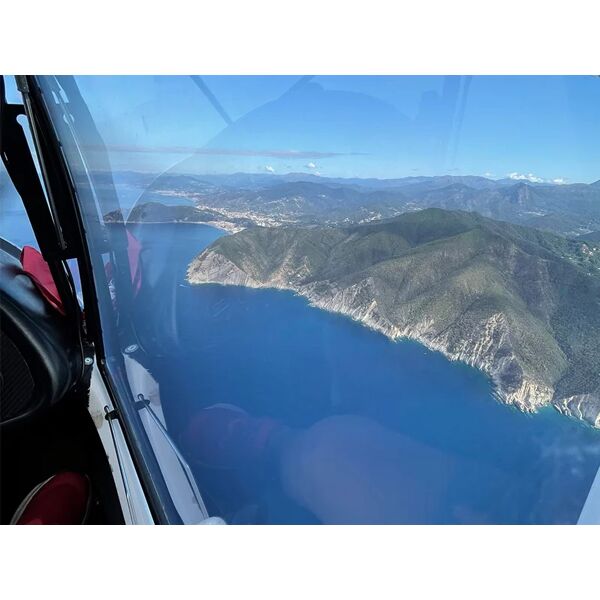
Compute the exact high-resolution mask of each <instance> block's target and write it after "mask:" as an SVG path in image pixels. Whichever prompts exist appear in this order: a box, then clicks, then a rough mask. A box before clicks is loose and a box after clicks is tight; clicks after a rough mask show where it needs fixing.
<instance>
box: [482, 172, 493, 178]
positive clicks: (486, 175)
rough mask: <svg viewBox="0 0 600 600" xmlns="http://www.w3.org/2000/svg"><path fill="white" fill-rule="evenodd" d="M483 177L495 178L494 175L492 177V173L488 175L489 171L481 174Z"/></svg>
mask: <svg viewBox="0 0 600 600" xmlns="http://www.w3.org/2000/svg"><path fill="white" fill-rule="evenodd" d="M483 176H484V177H495V175H494V174H493V173H490V172H489V171H486V172H485V173H484V174H483Z"/></svg>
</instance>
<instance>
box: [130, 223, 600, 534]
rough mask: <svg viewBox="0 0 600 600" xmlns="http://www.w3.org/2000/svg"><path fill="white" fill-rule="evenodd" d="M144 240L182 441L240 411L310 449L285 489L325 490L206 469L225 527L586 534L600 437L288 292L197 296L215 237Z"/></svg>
mask: <svg viewBox="0 0 600 600" xmlns="http://www.w3.org/2000/svg"><path fill="white" fill-rule="evenodd" d="M132 231H133V232H134V234H135V235H136V236H137V237H138V239H139V240H140V241H141V242H142V245H143V248H144V251H143V262H144V265H145V283H144V285H147V286H148V288H147V289H148V294H149V296H148V297H151V298H152V302H147V303H146V304H145V305H144V309H143V312H142V313H141V315H140V320H139V322H140V323H141V324H145V334H143V335H142V336H141V339H143V340H145V344H144V345H145V347H146V350H147V352H148V354H149V355H151V356H152V358H149V359H148V367H149V368H150V370H151V371H152V372H153V374H154V375H155V377H156V378H157V380H158V381H159V383H160V385H161V398H162V401H163V406H164V408H165V412H166V415H167V419H168V421H169V427H170V428H171V431H173V432H174V434H175V435H177V434H178V433H179V432H181V431H184V430H185V428H186V425H187V424H188V423H189V421H190V419H192V418H193V417H194V415H195V414H197V413H198V411H200V410H201V409H202V408H203V407H207V406H210V405H212V404H216V403H227V404H233V405H235V406H236V407H239V408H241V409H243V410H244V411H246V412H247V413H248V414H249V415H251V416H253V417H260V418H264V417H268V418H273V419H276V420H277V421H278V422H279V423H281V424H282V425H283V426H285V427H287V428H290V430H291V431H293V432H294V435H297V437H299V438H302V439H306V440H308V441H307V442H306V444H308V445H309V446H310V452H306V449H305V454H310V456H308V457H307V456H304V455H303V456H302V457H301V458H302V461H304V462H302V465H303V466H302V468H303V469H304V471H302V472H301V473H300V475H298V476H296V473H297V471H294V470H293V469H291V470H289V473H288V475H289V477H291V478H293V482H292V483H293V484H294V485H295V482H299V483H298V485H299V486H301V487H302V486H304V487H306V488H307V489H308V488H310V486H313V487H312V488H310V494H312V496H311V498H310V499H309V500H306V498H305V497H304V496H303V494H302V491H300V492H298V490H294V494H290V493H289V488H290V485H289V482H288V484H287V487H286V484H285V483H284V482H283V483H282V480H283V479H285V477H286V475H285V474H284V475H283V476H282V473H281V468H282V467H281V464H279V463H277V461H271V462H272V463H273V462H274V463H276V464H275V465H273V464H270V465H269V467H268V468H265V467H264V466H263V467H261V470H260V472H259V471H258V470H257V468H256V469H255V470H254V471H253V469H254V467H247V468H246V469H239V470H219V469H211V468H205V467H196V474H197V477H198V480H199V482H200V484H201V489H202V492H203V493H204V494H205V495H206V497H207V502H208V504H209V508H211V509H212V511H213V512H217V513H218V514H221V515H222V516H224V517H225V518H227V519H228V520H230V521H234V522H266V523H312V522H365V521H369V522H380V521H381V522H413V521H414V522H432V523H471V522H472V523H573V522H576V520H577V518H578V515H579V512H580V510H581V507H582V505H583V503H584V501H585V498H586V496H587V493H588V490H589V488H590V485H591V483H592V480H593V478H594V476H595V474H596V471H597V469H598V466H599V464H600V432H599V431H596V430H593V429H592V428H591V427H589V426H587V425H585V424H584V423H581V422H579V421H576V420H573V419H570V418H567V417H565V416H563V415H560V414H559V413H557V412H556V411H555V410H554V409H552V408H548V409H544V410H542V411H540V412H539V413H538V414H534V415H529V414H523V413H521V412H520V411H518V410H516V409H514V408H511V407H509V406H506V405H503V404H501V403H500V402H498V401H497V400H496V399H495V398H494V395H493V389H492V386H491V384H490V381H489V380H488V379H487V377H486V376H485V375H484V374H482V373H481V372H479V371H478V370H476V369H474V368H471V367H468V366H466V365H464V364H461V363H456V362H451V361H449V360H447V359H446V358H445V357H444V356H442V355H441V354H439V353H436V352H431V351H429V350H427V349H425V348H424V347H423V346H421V345H419V344H418V343H415V342H411V341H397V342H393V341H391V340H389V339H388V338H386V337H385V336H383V335H381V334H379V333H377V332H374V331H371V330H369V329H368V328H366V327H364V326H363V325H360V324H358V323H356V322H354V321H352V320H351V319H349V318H347V317H344V316H342V315H337V314H333V313H328V312H325V311H323V310H320V309H317V308H313V307H311V306H309V305H308V303H307V301H306V300H305V299H303V298H301V297H298V296H295V295H294V294H292V293H290V292H283V291H277V290H268V289H261V290H255V289H247V288H243V287H237V286H220V285H201V286H190V285H189V284H187V283H186V282H185V270H186V268H187V265H188V264H189V262H190V261H191V260H192V258H193V257H194V256H196V255H197V254H198V253H199V252H200V251H201V250H202V249H203V248H204V247H206V246H207V245H209V244H210V243H211V242H212V241H214V240H215V239H217V238H218V237H219V236H220V235H223V233H222V232H220V231H218V230H216V229H214V228H211V227H207V226H204V225H190V224H161V225H151V224H146V225H138V226H135V227H134V228H133V230H132ZM141 330H144V325H142V328H141ZM311 453H312V454H311ZM298 460H300V459H298ZM294 468H296V469H297V464H296V466H295V467H294ZM317 484H318V485H317ZM315 486H316V487H315ZM292 487H293V485H292ZM315 490H316V492H315ZM307 493H308V492H307ZM315 494H316V497H314V496H315ZM408 496H413V497H412V498H411V502H409V503H408V504H406V502H404V500H405V497H408ZM315 507H316V508H315ZM336 511H337V512H336ZM411 511H412V512H411ZM370 517H371V518H370Z"/></svg>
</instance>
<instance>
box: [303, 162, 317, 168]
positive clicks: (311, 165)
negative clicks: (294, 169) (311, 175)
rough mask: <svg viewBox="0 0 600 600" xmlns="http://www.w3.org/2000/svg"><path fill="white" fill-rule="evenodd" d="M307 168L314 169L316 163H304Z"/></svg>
mask: <svg viewBox="0 0 600 600" xmlns="http://www.w3.org/2000/svg"><path fill="white" fill-rule="evenodd" d="M304 166H305V167H306V168H307V169H316V168H317V165H315V163H314V162H309V163H308V164H306V165H304Z"/></svg>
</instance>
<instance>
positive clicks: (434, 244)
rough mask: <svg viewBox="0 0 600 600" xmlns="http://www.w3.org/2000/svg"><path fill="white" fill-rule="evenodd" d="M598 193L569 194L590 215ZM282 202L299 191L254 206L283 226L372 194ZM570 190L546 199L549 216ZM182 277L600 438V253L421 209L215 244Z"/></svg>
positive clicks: (273, 230) (432, 193)
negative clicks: (317, 316) (414, 347)
mask: <svg viewBox="0 0 600 600" xmlns="http://www.w3.org/2000/svg"><path fill="white" fill-rule="evenodd" d="M428 183H430V182H428ZM278 185H285V186H289V185H290V184H287V183H286V184H278ZM450 187H451V188H453V189H454V190H455V191H456V196H455V198H458V197H462V199H463V200H462V201H463V202H465V203H466V202H468V198H471V196H472V195H474V194H475V193H476V190H475V189H474V188H473V187H467V186H465V184H464V183H459V182H455V183H452V184H451V186H450ZM590 187H591V186H578V187H577V189H576V190H574V191H573V190H572V191H571V192H569V191H567V192H566V193H567V194H568V193H572V194H573V196H572V198H573V199H577V200H573V202H579V203H580V204H581V205H582V206H583V205H587V204H586V203H587V202H588V197H589V195H590V192H588V191H587V190H588V189H589V188H590ZM465 188H466V190H465ZM286 189H293V190H294V191H293V196H290V199H288V200H282V196H281V193H280V191H279V188H278V187H277V186H272V187H270V188H269V189H268V190H266V189H263V190H262V191H261V193H260V200H259V202H260V203H261V205H262V206H264V207H265V210H266V207H268V206H272V203H275V204H276V206H277V210H278V211H282V210H283V207H286V214H287V215H295V214H303V215H306V214H309V213H310V214H314V215H316V214H319V211H320V210H321V208H320V206H322V204H324V203H327V204H330V205H331V206H332V207H333V209H334V212H335V207H336V206H337V204H338V202H339V204H345V205H349V206H350V205H351V206H354V207H355V208H354V209H353V210H354V211H355V212H360V211H361V210H362V207H363V203H361V202H359V201H357V199H358V198H359V197H360V198H363V199H364V197H366V196H367V195H368V194H370V193H373V192H358V194H359V195H358V196H357V195H355V193H354V192H355V191H356V190H353V191H352V190H350V189H349V188H348V187H346V188H344V189H341V190H340V189H339V188H329V190H331V191H326V192H324V193H325V194H326V198H325V199H323V202H322V203H319V202H317V201H316V200H315V196H314V193H313V192H316V190H313V189H312V188H310V186H309V187H307V183H306V182H304V183H303V184H302V185H301V186H300V187H298V186H296V185H292V186H291V187H286ZM538 189H540V188H538V187H535V186H529V185H525V184H519V185H518V186H506V187H504V188H503V187H500V186H497V187H494V188H492V189H491V192H493V193H494V194H497V195H494V196H493V198H494V199H496V200H497V201H498V204H494V202H493V201H492V197H491V196H490V197H489V204H488V206H500V205H502V206H503V202H505V201H506V202H509V201H510V200H511V199H512V204H513V205H516V206H526V205H527V204H528V203H530V202H537V201H538V200H539V198H540V196H538V195H537V193H536V192H537V190H538ZM565 189H567V190H568V187H567V188H563V187H560V188H558V187H557V188H551V190H552V192H550V191H547V190H545V189H544V193H545V194H546V195H545V198H546V203H547V205H548V206H550V205H554V204H553V203H554V202H558V198H559V197H564V196H563V194H565V191H564V190H565ZM447 190H448V186H443V187H441V188H438V189H437V190H436V189H431V186H430V187H429V189H428V191H427V192H423V194H425V197H426V198H429V199H432V198H436V199H438V201H440V202H441V201H442V200H443V199H444V198H445V199H446V201H448V199H449V198H451V197H453V196H452V194H448V192H447ZM554 190H557V191H556V195H554ZM485 191H486V192H488V191H490V190H485ZM504 191H505V192H507V194H506V195H504V194H503V193H501V192H504ZM309 192H311V193H310V194H309ZM438 192H440V193H438ZM309 195H310V197H311V198H312V200H309V198H308V197H307V196H309ZM300 196H301V197H302V198H304V200H302V201H301V200H298V201H297V202H295V201H292V200H291V198H292V197H295V198H299V197H300ZM414 197H415V196H412V198H413V200H414ZM479 197H481V196H479ZM378 198H379V201H380V202H382V203H384V200H383V199H382V196H381V195H380V196H378ZM255 199H256V196H255ZM501 199H502V200H501ZM229 201H230V202H234V200H233V198H232V199H231V200H229ZM237 202H243V200H242V199H241V198H239V197H238V200H237ZM229 206H231V205H229ZM490 210H491V209H490ZM512 214H513V215H514V214H517V213H512ZM187 276H188V280H189V282H191V283H192V284H204V283H220V284H229V285H243V286H249V287H259V288H260V287H266V288H279V289H285V290H291V291H293V292H295V293H297V294H300V295H302V296H304V297H306V298H307V299H308V300H309V301H310V303H311V304H312V305H314V306H317V307H320V308H323V309H326V310H330V311H335V312H339V313H342V314H345V315H348V316H350V317H352V318H353V319H356V320H358V321H360V322H362V323H364V324H365V325H367V326H369V327H372V328H373V329H375V330H378V331H380V332H382V333H384V334H385V335H387V336H389V337H390V338H392V339H398V338H411V339H415V340H418V341H419V342H421V343H423V344H424V345H425V346H427V347H429V348H431V349H434V350H439V351H441V352H443V353H444V354H445V355H446V356H448V357H449V358H451V359H453V360H460V361H463V362H466V363H468V364H470V365H473V366H475V367H477V368H479V369H481V370H482V371H484V372H485V373H487V374H488V375H489V376H490V377H491V379H492V380H493V382H494V384H495V388H496V391H497V395H498V397H499V398H500V399H501V400H502V401H503V402H506V403H508V404H512V405H515V406H517V407H518V408H520V409H522V410H524V411H536V410H537V409H539V408H540V407H543V406H545V405H549V404H552V405H554V406H555V407H556V408H557V409H558V410H560V411H561V412H563V413H566V414H569V415H572V416H575V417H577V418H581V419H584V420H586V421H588V422H589V423H591V424H593V425H595V426H597V427H600V369H599V365H600V246H594V245H590V244H588V243H585V242H581V241H576V240H570V239H566V238H564V237H560V236H557V235H553V234H550V233H544V232H541V231H539V230H536V229H532V228H527V227H522V226H518V225H512V224H509V223H506V222H500V221H495V220H491V219H488V218H484V217H482V216H480V215H478V214H475V213H468V212H459V211H447V210H440V209H426V210H420V211H415V210H413V211H412V212H408V213H405V214H402V215H399V216H396V217H394V218H391V219H381V220H378V221H374V222H370V223H363V224H348V225H338V226H306V225H303V226H299V225H287V226H278V227H251V228H248V229H246V230H244V231H241V232H239V233H236V234H234V235H230V236H224V237H222V238H220V239H218V240H217V241H216V242H214V243H213V244H212V245H211V246H210V247H208V248H207V249H206V250H205V251H203V252H202V253H201V254H200V255H199V256H198V257H197V258H195V259H194V260H193V261H192V263H191V264H190V266H189V268H188V275H187Z"/></svg>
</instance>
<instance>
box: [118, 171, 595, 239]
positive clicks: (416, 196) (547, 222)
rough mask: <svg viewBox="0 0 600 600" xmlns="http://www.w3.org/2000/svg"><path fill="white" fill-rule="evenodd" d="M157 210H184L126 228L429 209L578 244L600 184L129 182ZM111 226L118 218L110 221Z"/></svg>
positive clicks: (207, 178) (253, 179)
mask: <svg viewBox="0 0 600 600" xmlns="http://www.w3.org/2000/svg"><path fill="white" fill-rule="evenodd" d="M129 176H130V177H131V178H132V179H133V180H135V181H136V183H137V185H139V186H140V187H143V188H144V189H145V190H146V194H147V195H148V196H149V197H150V196H151V198H152V200H153V202H154V204H160V202H157V200H160V198H161V197H162V198H165V199H166V198H168V200H169V204H172V203H173V200H174V199H176V200H177V201H179V202H181V203H182V204H183V205H184V206H186V207H187V208H186V209H181V208H179V207H177V208H173V209H171V210H172V213H173V216H172V218H170V217H169V210H163V209H161V208H159V207H157V206H154V205H152V206H144V205H145V204H146V202H144V197H143V196H142V198H141V200H140V202H139V203H138V206H137V207H136V208H135V209H134V211H133V212H132V213H131V214H130V215H129V220H156V219H157V214H158V211H161V212H160V215H161V216H160V220H180V219H183V220H187V221H197V222H209V223H213V224H215V223H219V224H220V226H223V227H224V228H225V229H228V230H230V231H238V230H240V229H242V228H245V227H247V226H249V225H250V224H252V223H254V224H257V225H269V226H270V225H281V224H301V225H311V224H314V225H318V224H331V225H339V224H344V223H346V224H349V223H364V222H368V221H373V220H376V219H386V218H390V217H393V216H396V215H398V214H401V213H404V212H410V211H416V210H421V209H424V208H430V207H435V208H443V209H447V210H464V211H473V212H477V213H479V214H481V215H483V216H486V217H489V218H493V219H497V220H502V221H508V222H510V223H516V224H520V225H525V226H528V227H535V228H537V229H541V230H545V231H551V232H554V233H558V234H560V235H564V236H569V237H575V236H579V235H589V234H590V233H593V232H597V231H600V181H598V182H596V183H593V184H582V183H576V184H569V185H553V184H542V183H530V182H525V181H515V180H512V179H502V180H492V179H487V178H485V177H476V176H450V175H445V176H439V177H406V178H402V179H384V180H379V179H357V178H354V179H340V178H325V177H318V176H316V175H311V174H306V173H289V174H286V175H275V174H246V173H237V174H232V175H202V176H194V175H176V174H164V175H162V176H160V177H158V178H152V177H151V176H147V175H141V174H129ZM109 218H110V219H115V218H120V217H119V215H117V214H113V215H110V217H109Z"/></svg>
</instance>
